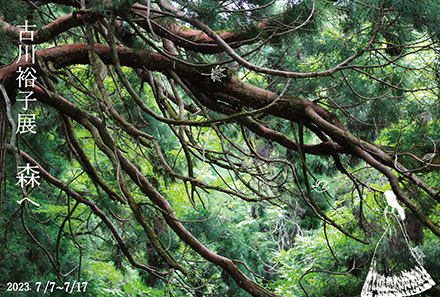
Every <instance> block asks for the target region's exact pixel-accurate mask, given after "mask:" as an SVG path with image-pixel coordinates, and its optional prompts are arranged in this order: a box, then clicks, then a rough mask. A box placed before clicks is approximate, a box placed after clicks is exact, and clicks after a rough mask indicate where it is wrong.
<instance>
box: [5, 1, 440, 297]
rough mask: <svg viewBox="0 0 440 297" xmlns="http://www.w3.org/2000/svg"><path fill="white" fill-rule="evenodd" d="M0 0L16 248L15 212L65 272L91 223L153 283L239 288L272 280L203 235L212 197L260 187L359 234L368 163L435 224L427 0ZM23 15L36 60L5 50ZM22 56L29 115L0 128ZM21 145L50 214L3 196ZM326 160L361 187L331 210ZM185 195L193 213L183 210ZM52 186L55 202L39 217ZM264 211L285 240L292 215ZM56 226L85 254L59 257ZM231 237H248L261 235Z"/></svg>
mask: <svg viewBox="0 0 440 297" xmlns="http://www.w3.org/2000/svg"><path fill="white" fill-rule="evenodd" d="M0 3H1V6H0V7H1V11H0V13H1V14H0V18H1V23H0V30H1V31H0V32H1V42H2V51H1V62H2V64H1V68H0V86H1V87H2V90H4V91H3V92H2V94H1V95H0V96H1V97H0V99H1V100H0V104H1V121H2V122H1V125H0V128H1V131H0V132H1V134H0V135H1V137H2V138H1V145H0V158H1V161H2V165H1V168H2V179H1V182H2V201H1V204H2V211H1V212H0V215H1V217H0V218H1V224H2V229H3V230H2V235H1V236H2V239H4V240H3V241H2V242H3V249H2V252H1V254H2V256H3V257H9V256H7V255H10V254H11V253H12V254H14V252H13V251H11V250H10V249H9V248H7V247H8V245H9V244H11V243H10V242H9V240H10V239H8V238H9V237H8V236H9V235H8V230H13V229H14V228H18V227H16V226H15V224H16V223H17V224H18V222H20V221H21V222H22V223H21V224H22V228H24V229H25V230H26V234H25V235H23V237H22V239H25V240H28V241H29V242H31V243H32V245H34V246H35V247H36V250H38V251H39V252H38V253H40V255H41V256H42V257H45V258H47V259H48V263H49V264H50V267H51V268H50V269H51V271H52V272H53V273H54V275H55V276H56V277H58V278H59V279H60V280H61V279H64V278H66V277H69V275H70V273H69V271H73V272H72V275H77V277H79V275H80V273H81V264H79V267H78V263H81V257H82V256H81V255H82V253H84V250H85V249H84V245H85V243H84V242H85V240H86V238H89V237H90V236H94V237H96V238H93V240H91V241H94V240H96V241H99V240H100V239H101V238H106V239H107V240H108V239H109V238H111V239H112V240H113V243H114V244H113V245H112V246H111V247H110V248H108V247H107V248H108V250H109V251H112V253H114V254H118V255H120V256H119V258H118V259H119V260H118V259H115V260H114V261H115V263H116V264H118V263H121V262H120V261H123V260H121V259H122V258H123V259H126V260H128V262H130V264H131V265H132V266H133V267H136V268H138V269H139V270H140V271H145V272H147V275H148V277H147V278H148V280H149V282H150V284H151V285H154V283H155V281H154V279H155V278H157V279H161V280H163V281H164V282H166V283H169V284H172V285H174V286H181V288H183V289H184V290H186V291H188V292H192V293H193V294H194V295H196V296H203V295H204V294H208V293H212V292H215V290H217V289H218V287H215V288H214V289H213V288H211V287H210V286H211V284H210V280H211V279H216V280H223V281H224V282H225V283H228V280H229V279H233V281H234V282H235V283H236V285H238V286H239V287H240V288H241V289H243V290H245V291H246V292H248V293H249V294H251V295H252V296H276V294H275V293H274V292H273V291H271V290H269V289H268V288H267V280H265V279H264V278H260V276H258V275H255V274H253V273H251V272H250V270H251V268H250V267H249V265H248V264H247V263H244V262H243V261H242V260H240V259H241V258H242V255H240V252H238V253H237V254H234V252H233V251H231V250H228V249H227V246H226V247H225V248H224V249H221V248H219V246H216V245H215V244H214V243H213V242H214V241H216V240H219V237H215V235H209V233H212V234H216V230H217V229H220V228H221V227H222V226H226V225H225V221H224V219H219V220H218V225H216V224H211V225H209V228H208V227H207V225H206V224H205V225H203V223H206V221H209V219H210V218H209V217H210V216H211V215H213V216H219V218H220V217H221V213H222V212H221V211H219V213H220V214H215V213H214V212H208V211H207V210H211V209H212V207H213V206H216V207H217V206H218V207H220V202H222V203H223V202H224V203H226V204H227V206H228V207H226V208H229V209H231V210H232V211H234V206H235V205H237V204H236V203H238V202H234V201H240V200H242V201H246V202H248V203H250V205H251V206H250V209H251V211H250V212H251V215H252V217H254V218H257V217H259V216H260V217H262V216H264V212H265V211H266V209H267V208H268V207H275V208H279V209H280V210H284V211H286V212H287V213H288V214H287V215H286V217H288V218H290V219H291V220H293V221H297V220H300V219H304V218H305V217H308V218H313V219H315V221H314V223H313V222H312V223H311V225H313V224H316V221H322V222H324V226H325V225H330V226H333V227H335V228H336V229H337V230H338V231H339V232H341V233H342V234H343V235H344V236H346V237H347V238H349V239H350V240H353V241H354V242H359V243H362V244H365V245H368V244H369V243H371V242H372V238H374V236H377V234H378V232H377V230H375V228H376V226H375V225H374V218H375V217H374V216H373V215H371V214H374V213H376V212H381V210H380V209H379V208H377V207H381V208H383V207H384V206H385V204H383V203H382V202H380V201H379V202H378V204H377V205H376V206H373V205H371V204H369V203H365V202H364V195H365V193H366V192H371V193H375V194H377V195H376V198H377V199H378V200H381V199H382V198H380V195H379V194H380V193H381V192H382V190H381V189H379V188H377V187H376V188H375V187H374V186H372V183H373V182H372V181H373V180H374V181H376V183H377V182H378V181H380V183H381V184H389V185H390V187H391V189H392V190H393V192H394V193H395V194H396V195H397V199H398V201H399V203H400V204H402V205H403V206H404V207H405V209H406V210H407V213H408V214H411V215H410V216H408V217H411V218H412V220H413V221H414V222H420V226H422V225H423V227H424V228H426V229H427V230H429V232H432V234H434V235H435V236H438V237H440V225H439V219H438V215H437V216H436V213H437V214H438V211H439V207H438V202H440V196H439V186H440V185H439V179H438V174H437V173H436V171H437V169H438V168H439V166H440V160H439V157H438V152H437V147H438V146H439V139H438V135H439V131H440V129H439V128H440V127H439V122H438V120H437V114H438V108H439V105H438V98H439V93H438V85H439V81H440V74H439V63H440V62H439V53H440V48H439V37H440V35H439V34H440V27H439V26H440V20H439V17H438V16H439V15H440V4H439V3H438V2H437V1H403V0H400V1H399V0H365V1H350V0H344V1H343V0H340V1H325V0H315V1H309V0H305V1H289V0H286V1H276V0H255V1H219V0H207V1H197V0H194V1H168V0H155V1H154V0H152V1H133V0H127V1H116V0H111V1H110V0H107V1H84V0H83V1H69V0H60V1H14V2H12V3H10V1H9V2H8V1H4V0H2V1H0ZM25 20H27V21H28V22H29V23H32V24H35V25H36V28H35V29H34V38H33V40H32V41H30V40H29V41H24V43H26V42H27V43H28V44H35V45H36V48H37V49H38V50H37V51H36V59H35V63H31V62H27V61H26V59H24V58H21V59H19V58H18V57H17V53H18V48H19V42H18V40H19V36H20V27H19V26H21V25H23V24H24V23H25ZM21 54H23V53H21ZM18 60H19V62H16V61H18ZM27 66H31V67H33V68H34V69H35V70H36V73H35V76H36V77H38V79H37V82H36V84H35V86H32V87H29V88H27V89H26V90H27V91H32V92H33V94H34V96H35V98H36V99H37V102H32V103H30V104H31V106H32V110H33V113H34V114H35V115H36V124H37V130H38V133H37V134H35V135H20V134H16V131H13V127H16V126H17V125H16V124H17V123H15V122H14V121H16V119H17V117H16V114H17V113H18V107H17V99H18V98H19V95H18V84H17V75H18V73H19V69H20V67H21V69H23V68H24V67H27ZM15 134H16V135H17V136H16V137H17V139H16V141H11V139H12V138H14V135H15ZM20 162H22V163H29V164H31V165H32V166H37V167H38V169H39V171H40V177H41V185H40V186H39V187H36V188H34V189H28V192H29V193H28V194H29V197H30V198H34V199H35V200H36V201H39V202H40V203H41V204H42V205H43V206H45V207H46V211H47V212H46V213H45V216H44V215H42V213H41V211H37V208H35V207H34V206H33V205H32V204H22V205H21V206H19V205H17V204H16V202H15V200H20V199H22V198H23V196H22V194H21V192H20V191H21V190H20V189H19V188H18V187H17V186H15V183H16V182H17V180H16V179H15V175H16V172H17V166H16V165H17V164H20ZM336 171H339V172H340V174H341V175H340V176H342V175H344V176H346V183H347V184H348V185H346V186H345V187H346V188H350V189H351V191H352V193H353V194H352V195H353V197H357V199H352V200H351V201H345V202H344V203H346V204H348V205H350V207H351V208H352V209H353V212H355V216H354V218H355V220H354V221H353V222H351V223H350V224H344V225H343V224H340V223H339V222H338V221H337V220H336V219H334V218H333V217H331V216H329V215H328V214H327V212H326V211H327V210H328V208H329V207H331V206H332V201H335V200H337V199H338V197H336V196H334V195H333V194H331V193H330V191H325V190H326V188H325V187H326V184H325V183H323V182H322V181H323V180H322V179H324V181H325V180H330V179H331V177H332V175H335V174H337V172H336ZM365 172H368V174H366V173H365ZM371 176H375V177H374V178H373V177H371ZM377 176H381V178H376V177H377ZM436 177H437V178H436ZM20 195H21V196H20ZM15 198H16V199H15ZM219 201H220V202H219ZM381 201H382V200H381ZM183 205H190V206H191V207H192V208H193V209H194V210H196V211H195V213H203V212H205V213H206V214H207V215H206V217H205V218H204V219H203V220H200V219H198V217H197V216H194V217H193V218H192V220H191V218H189V217H187V216H185V210H187V209H188V208H186V207H184V206H183ZM55 206H59V207H64V208H63V209H64V210H65V212H64V213H63V214H62V215H61V214H60V217H59V218H51V220H52V221H51V223H50V224H52V225H51V226H50V228H51V230H52V231H53V230H56V232H54V234H55V235H54V238H50V236H49V235H48V236H46V237H45V235H44V232H45V231H44V230H46V228H49V227H48V226H47V224H48V223H47V222H46V221H45V220H46V219H48V217H50V215H49V213H50V211H55V210H57V211H58V209H55ZM18 207H19V208H18ZM51 207H52V208H51ZM17 209H18V210H17ZM16 210H17V211H16ZM336 211H337V210H336ZM92 218H93V220H92ZM211 219H212V218H211ZM312 221H313V220H312ZM27 222H28V223H27ZM31 222H32V224H33V225H32V228H26V227H27V226H28V225H27V224H31ZM90 222H93V223H90ZM197 225H201V226H204V227H200V228H198V227H197ZM14 226H15V227H14ZM260 227H261V228H260V231H264V230H265V229H266V231H267V230H272V232H270V234H271V235H272V238H273V236H278V237H277V238H278V240H279V241H277V243H279V242H281V241H282V244H279V245H278V248H279V249H281V250H285V249H288V248H289V246H291V245H292V241H294V235H291V234H290V233H295V232H298V230H297V231H292V229H290V231H289V230H288V231H284V232H283V231H281V229H280V230H277V231H276V232H275V231H274V226H271V225H267V226H260ZM309 227H310V226H309ZM203 228H205V229H203ZM310 228H311V227H310ZM9 232H12V231H9ZM170 232H172V233H170ZM375 232H376V233H375ZM420 232H421V231H419V233H420ZM36 233H38V236H37V235H35V234H36ZM46 233H47V232H46ZM289 234H290V235H289ZM289 236H290V237H292V238H289ZM419 236H422V237H423V235H420V234H419ZM265 240H269V239H268V238H265ZM231 241H233V239H231ZM289 241H290V242H289ZM63 242H70V244H71V245H72V246H74V248H75V249H77V250H78V251H80V256H78V255H74V254H72V255H71V259H70V260H71V261H70V262H69V261H68V260H66V259H64V260H62V259H63V257H62V253H63V250H64V249H66V250H67V247H63ZM88 244H90V242H89V243H88ZM243 244H244V245H247V246H254V249H253V250H254V252H255V253H256V254H257V255H258V254H259V251H260V250H259V249H258V248H257V247H258V246H259V245H262V244H263V243H262V242H244V243H243ZM66 245H68V244H67V243H66ZM232 245H233V244H232V243H231V246H232ZM101 248H104V247H103V246H101ZM32 252H33V253H37V252H36V251H34V250H33V251H32ZM29 253H30V252H29ZM28 258H29V259H30V261H33V256H32V253H31V254H29V255H28ZM260 260H261V257H260ZM124 261H125V260H124ZM72 262H74V263H72ZM5 263H6V262H5ZM11 263H12V262H11ZM202 263H203V264H202ZM206 263H208V264H213V266H212V267H210V268H209V269H210V270H209V269H208V268H207V267H208V266H203V265H205V264H206ZM202 266H203V267H204V268H203V267H202ZM251 266H252V265H251ZM252 267H253V266H252ZM361 268H365V267H361ZM40 269H41V270H42V271H44V269H47V267H40ZM208 270H209V271H208ZM262 271H264V270H262ZM263 273H264V272H263ZM214 283H216V281H214ZM213 290H214V291H213ZM219 294H221V293H219Z"/></svg>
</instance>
